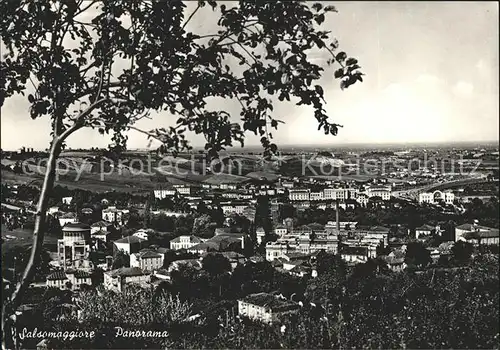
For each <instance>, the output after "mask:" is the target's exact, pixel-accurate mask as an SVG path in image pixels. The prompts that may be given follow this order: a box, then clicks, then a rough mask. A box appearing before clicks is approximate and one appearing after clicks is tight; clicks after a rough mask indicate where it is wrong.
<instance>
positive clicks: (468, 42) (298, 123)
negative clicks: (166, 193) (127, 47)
mask: <svg viewBox="0 0 500 350" xmlns="http://www.w3.org/2000/svg"><path fill="white" fill-rule="evenodd" d="M324 3H325V2H324ZM329 4H333V5H335V7H336V8H337V10H338V13H335V14H330V16H329V17H327V20H326V22H325V23H324V24H323V25H322V29H325V30H331V31H332V34H333V35H334V37H335V38H337V39H338V41H339V44H340V48H341V49H342V50H343V51H346V52H347V54H348V55H349V56H352V57H356V58H357V59H358V61H359V64H360V66H361V67H362V71H363V73H365V76H364V82H363V83H361V84H356V85H354V86H351V87H349V88H348V89H346V90H344V91H341V90H340V87H339V80H337V79H334V77H333V72H334V69H335V68H334V67H328V68H327V69H326V70H325V72H324V77H323V78H322V79H321V84H322V85H323V87H324V90H325V99H326V100H327V105H326V110H327V113H328V115H329V116H330V120H331V121H333V122H336V123H339V124H341V125H343V128H341V129H340V130H339V133H338V136H332V135H324V134H323V132H322V131H318V130H317V129H318V128H317V122H316V120H315V118H314V115H313V110H312V109H310V108H304V107H298V106H296V105H295V103H287V104H284V103H279V105H277V106H276V108H275V115H274V117H276V118H277V119H281V120H283V121H285V124H281V125H280V128H279V129H278V131H275V132H274V133H273V134H274V141H275V142H276V143H277V144H278V146H279V145H300V144H302V145H303V144H309V145H310V144H314V145H319V146H332V147H335V145H336V144H337V145H340V144H346V143H373V144H384V143H436V142H467V141H496V140H498V129H499V87H498V85H499V81H498V79H499V71H498V69H499V68H498V66H499V64H498V62H499V34H498V31H499V23H498V3H497V2H423V1H422V2H400V1H398V2H344V1H342V2H335V1H333V2H329ZM195 5H196V2H190V3H189V4H188V8H187V11H188V13H190V12H191V9H192V8H193V6H195ZM205 10H206V11H205ZM186 17H187V16H186ZM214 20H216V18H215V17H214V15H213V14H212V11H211V9H210V8H209V7H208V6H207V7H206V8H205V9H204V12H198V13H197V14H196V15H195V17H193V19H192V20H191V22H190V23H189V26H188V29H190V30H192V31H193V32H196V33H199V32H201V33H208V32H216V30H217V29H216V28H215V27H214V25H213V22H214ZM326 59H327V57H326V56H325V57H322V56H318V57H317V59H316V60H315V63H316V64H322V62H325V63H326ZM325 67H326V64H325ZM223 103H224V108H225V109H226V110H227V111H228V112H229V113H232V114H234V115H239V105H238V103H237V102H236V103H235V102H234V101H223ZM219 107H220V106H219ZM28 108H29V103H28V102H27V100H26V98H25V97H23V96H16V97H11V98H10V99H8V100H7V101H6V103H5V104H4V106H3V107H2V110H1V147H2V149H4V150H7V149H16V148H19V147H22V146H25V147H33V148H35V149H45V148H46V147H48V145H49V142H50V136H49V133H50V129H49V128H50V120H49V119H47V118H42V119H39V120H35V121H33V120H31V118H30V116H29V109H28ZM175 120H176V118H174V117H172V116H170V115H169V114H168V113H160V114H154V115H153V119H152V120H146V121H144V122H143V124H142V125H140V126H141V127H142V128H144V129H152V128H155V127H165V126H169V125H172V123H173V122H175ZM128 136H129V142H128V147H129V148H130V149H133V148H145V147H147V146H148V140H147V139H146V137H145V136H144V135H143V134H140V133H138V132H136V131H129V134H128ZM258 139H259V138H258V137H255V136H253V137H252V135H249V137H248V138H247V144H249V145H254V144H258ZM191 140H192V144H193V145H194V146H203V138H202V137H200V136H194V137H192V138H191ZM109 143H110V136H101V135H100V134H99V133H98V132H97V131H95V130H90V129H85V130H79V131H77V132H76V133H75V134H73V135H72V136H71V137H70V138H69V139H68V141H67V144H68V146H69V147H71V148H90V147H106V146H107V145H108V144H109Z"/></svg>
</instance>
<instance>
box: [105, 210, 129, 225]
mask: <svg viewBox="0 0 500 350" xmlns="http://www.w3.org/2000/svg"><path fill="white" fill-rule="evenodd" d="M129 212H130V210H128V209H117V208H116V207H108V208H107V209H103V210H102V219H103V220H105V221H109V222H117V223H122V219H123V215H124V214H127V213H129Z"/></svg>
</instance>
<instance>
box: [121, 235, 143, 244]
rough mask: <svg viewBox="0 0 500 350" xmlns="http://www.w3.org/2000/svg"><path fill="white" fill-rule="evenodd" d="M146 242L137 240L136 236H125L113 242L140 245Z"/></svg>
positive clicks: (140, 239)
mask: <svg viewBox="0 0 500 350" xmlns="http://www.w3.org/2000/svg"><path fill="white" fill-rule="evenodd" d="M145 241H146V240H144V239H142V238H139V237H137V236H127V237H123V238H120V239H118V240H116V241H115V243H128V244H133V243H142V242H145Z"/></svg>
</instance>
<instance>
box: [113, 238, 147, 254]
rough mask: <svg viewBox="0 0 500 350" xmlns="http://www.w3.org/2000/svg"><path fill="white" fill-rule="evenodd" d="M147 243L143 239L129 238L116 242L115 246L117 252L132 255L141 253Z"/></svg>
mask: <svg viewBox="0 0 500 350" xmlns="http://www.w3.org/2000/svg"><path fill="white" fill-rule="evenodd" d="M146 243H147V241H146V240H144V239H142V238H139V237H136V236H128V237H124V238H121V239H118V240H116V241H114V242H113V245H114V248H115V251H119V250H122V251H123V252H125V253H126V254H128V255H130V254H133V253H137V252H139V251H140V250H141V248H143V246H144V245H145V244H146Z"/></svg>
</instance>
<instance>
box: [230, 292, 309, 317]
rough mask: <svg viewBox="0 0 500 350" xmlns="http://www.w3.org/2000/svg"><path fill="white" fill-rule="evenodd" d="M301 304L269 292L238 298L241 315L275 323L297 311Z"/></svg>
mask: <svg viewBox="0 0 500 350" xmlns="http://www.w3.org/2000/svg"><path fill="white" fill-rule="evenodd" d="M299 309H300V305H299V304H298V303H296V302H293V301H289V300H286V299H284V298H282V297H279V296H276V295H272V294H268V293H257V294H250V295H248V296H246V297H245V298H243V299H241V300H238V313H239V315H240V316H244V317H248V318H250V319H254V320H258V321H261V322H264V323H268V324H273V323H275V322H277V321H279V319H280V317H282V316H283V315H286V314H289V313H294V312H297V311H298V310H299Z"/></svg>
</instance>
